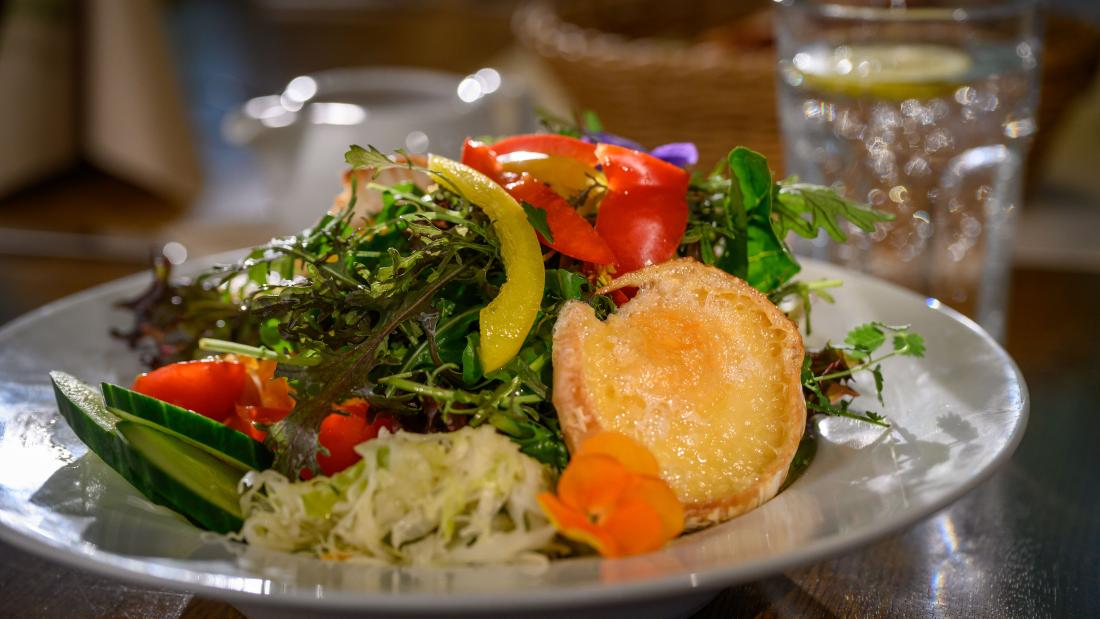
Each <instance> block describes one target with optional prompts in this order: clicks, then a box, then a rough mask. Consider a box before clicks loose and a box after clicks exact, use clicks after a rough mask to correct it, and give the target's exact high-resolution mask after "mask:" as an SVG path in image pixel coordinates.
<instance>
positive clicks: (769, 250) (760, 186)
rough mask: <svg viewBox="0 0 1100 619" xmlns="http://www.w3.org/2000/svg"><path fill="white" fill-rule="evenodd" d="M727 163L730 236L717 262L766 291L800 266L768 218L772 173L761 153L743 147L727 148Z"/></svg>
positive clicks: (769, 290) (777, 284)
mask: <svg viewBox="0 0 1100 619" xmlns="http://www.w3.org/2000/svg"><path fill="white" fill-rule="evenodd" d="M729 166H730V189H729V193H728V194H727V201H726V205H727V211H728V216H727V222H728V224H729V227H730V229H731V230H733V233H734V238H733V239H732V240H731V241H730V242H728V243H727V244H726V252H729V253H730V255H729V258H728V259H727V257H726V255H725V253H723V256H722V258H721V259H719V261H718V266H719V267H720V268H723V269H726V270H727V271H729V272H731V273H733V274H734V275H737V276H738V277H741V278H742V279H744V280H745V281H747V282H748V283H749V284H750V285H751V286H753V287H754V288H756V289H758V290H761V291H763V292H765V293H768V292H771V291H773V290H775V289H777V288H779V287H780V286H782V285H783V284H784V283H786V282H787V281H788V280H790V278H791V277H794V275H795V274H796V273H798V271H799V269H800V267H799V266H798V262H797V261H796V260H795V259H794V256H792V255H791V252H790V250H789V249H788V248H787V245H786V243H784V242H783V240H782V237H781V235H780V234H778V233H777V231H776V229H775V226H774V225H773V222H772V214H771V210H772V173H771V170H770V169H769V168H768V160H767V159H765V158H764V156H763V155H761V154H760V153H757V152H754V151H752V150H749V149H747V148H743V147H737V148H735V149H733V151H731V152H730V155H729ZM742 260H743V261H744V266H743V268H742V264H741V262H742ZM727 266H729V267H730V268H726V267H727ZM731 269H733V270H731ZM741 272H743V274H740V273H741Z"/></svg>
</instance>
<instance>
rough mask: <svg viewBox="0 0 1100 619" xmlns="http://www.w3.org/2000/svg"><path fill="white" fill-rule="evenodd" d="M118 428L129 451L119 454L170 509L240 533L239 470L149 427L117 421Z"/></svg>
mask: <svg viewBox="0 0 1100 619" xmlns="http://www.w3.org/2000/svg"><path fill="white" fill-rule="evenodd" d="M117 429H118V431H119V434H121V435H122V437H123V438H124V439H125V440H126V443H127V444H128V445H129V447H130V448H129V449H128V450H126V451H125V452H124V453H123V456H124V457H125V459H126V463H127V464H128V465H129V467H130V470H132V471H133V472H134V475H135V476H137V477H139V478H141V479H142V480H143V481H145V482H146V484H147V485H148V486H149V487H152V488H156V489H157V495H158V496H159V497H160V498H162V499H164V500H165V501H166V502H167V503H168V505H169V506H170V507H172V508H173V509H175V510H176V511H178V512H180V513H181V514H183V515H185V516H187V518H188V519H189V520H191V521H193V522H195V523H196V524H198V525H200V526H202V527H204V528H206V529H210V530H211V531H217V532H218V533H227V532H229V531H238V530H240V528H241V524H242V522H241V521H242V519H243V518H242V515H241V506H240V503H239V501H238V498H237V497H238V495H237V482H239V481H240V480H241V477H243V476H244V472H243V471H241V470H240V469H238V468H236V467H234V466H231V465H229V464H226V463H225V462H223V461H222V460H219V459H218V458H215V457H214V456H211V455H210V454H209V453H207V452H206V451H204V450H202V449H197V448H195V447H192V446H190V445H188V444H186V443H183V442H181V441H179V440H176V439H174V438H172V437H171V436H169V435H167V434H165V433H163V432H160V431H158V430H156V429H154V428H153V427H152V426H149V425H145V424H140V423H134V422H132V421H120V422H119V423H118V425H117Z"/></svg>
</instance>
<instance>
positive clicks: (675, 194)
mask: <svg viewBox="0 0 1100 619" xmlns="http://www.w3.org/2000/svg"><path fill="white" fill-rule="evenodd" d="M596 155H597V157H598V158H599V162H600V165H601V166H603V172H604V175H605V176H606V177H607V187H608V192H607V195H606V196H604V198H603V201H602V202H600V209H599V212H598V213H597V215H596V232H598V233H599V235H600V237H602V238H603V239H604V240H605V241H606V242H607V245H608V246H609V247H610V248H611V251H612V252H614V254H615V258H616V259H617V262H618V270H617V272H616V274H617V275H622V274H623V273H629V272H631V271H635V270H637V269H640V268H642V267H644V266H648V265H650V264H658V263H661V262H664V261H666V260H669V259H670V258H672V257H673V256H675V255H676V250H677V249H678V248H679V245H680V239H681V238H683V236H684V231H685V230H686V229H687V219H688V206H687V189H688V182H689V180H690V177H689V176H688V173H687V172H686V171H685V170H683V169H682V168H680V167H677V166H674V165H672V164H670V163H667V162H665V161H662V160H660V159H657V158H656V157H653V156H651V155H648V154H646V153H643V152H639V151H636V150H632V149H629V148H624V147H622V146H615V145H612V144H600V145H598V146H597V147H596Z"/></svg>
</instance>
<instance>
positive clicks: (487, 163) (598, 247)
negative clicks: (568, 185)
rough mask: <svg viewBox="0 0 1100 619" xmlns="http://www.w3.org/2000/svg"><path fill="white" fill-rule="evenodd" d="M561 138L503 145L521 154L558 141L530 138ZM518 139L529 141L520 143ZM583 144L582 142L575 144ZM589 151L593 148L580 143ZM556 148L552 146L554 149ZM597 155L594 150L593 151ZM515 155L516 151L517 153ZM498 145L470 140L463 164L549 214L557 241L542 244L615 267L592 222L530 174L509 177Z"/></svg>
mask: <svg viewBox="0 0 1100 619" xmlns="http://www.w3.org/2000/svg"><path fill="white" fill-rule="evenodd" d="M529 137H530V138H543V137H561V136H541V135H535V136H515V137H513V138H505V139H504V140H502V142H507V141H512V145H513V146H517V150H525V149H526V148H527V147H528V146H530V147H531V148H534V147H535V144H536V142H538V143H541V144H551V145H553V144H555V143H557V142H556V141H554V140H551V141H549V142H544V141H542V140H541V139H540V140H537V141H532V140H526V138H529ZM516 138H525V140H517V139H516ZM567 139H569V140H572V141H574V142H580V140H573V139H572V138H567ZM580 143H581V144H584V145H585V146H587V147H592V145H591V144H587V143H585V142H580ZM551 147H552V146H551ZM592 150H593V151H594V147H593V148H592ZM513 152H514V151H513ZM497 155H498V153H497V151H496V145H495V144H494V145H493V146H488V145H486V144H482V143H481V142H477V141H474V140H466V143H465V144H463V146H462V163H464V164H466V165H468V166H470V167H471V168H473V169H475V170H477V171H479V172H481V173H482V174H484V175H486V176H488V177H489V178H491V179H493V180H495V181H496V182H498V183H500V184H501V185H502V186H503V187H504V189H505V190H506V191H507V192H508V193H509V194H510V195H511V196H512V197H513V198H515V199H516V200H517V201H522V202H526V203H528V204H530V205H531V206H534V207H535V208H540V209H542V210H544V211H546V224H547V226H548V227H549V228H550V235H551V236H552V237H554V242H553V243H551V242H550V241H549V240H548V239H546V238H544V237H543V236H542V235H541V234H540V235H538V237H539V242H541V243H542V244H543V245H545V246H547V247H549V248H551V249H554V250H556V251H559V252H561V253H563V254H565V255H566V256H570V257H572V258H576V259H577V260H583V261H585V262H592V263H595V264H611V263H612V262H615V255H614V254H613V253H611V249H610V248H609V247H608V246H607V243H605V242H604V240H603V239H601V238H600V235H598V234H596V230H595V229H594V228H593V227H592V224H590V223H588V220H587V219H585V218H584V217H583V216H581V214H580V213H578V212H577V210H576V209H575V208H573V206H572V205H570V204H569V203H568V202H567V201H566V200H565V198H562V197H561V196H559V195H558V194H557V193H555V192H554V190H553V189H550V187H548V186H547V185H545V184H544V183H541V182H539V181H538V180H537V179H535V178H533V177H531V176H530V175H528V174H522V175H516V174H506V173H504V171H503V168H502V167H501V165H500V162H499V161H498V160H497Z"/></svg>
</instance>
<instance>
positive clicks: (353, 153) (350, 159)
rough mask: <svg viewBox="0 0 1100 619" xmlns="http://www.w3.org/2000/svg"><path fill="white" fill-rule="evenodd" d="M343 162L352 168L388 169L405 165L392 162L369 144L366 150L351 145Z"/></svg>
mask: <svg viewBox="0 0 1100 619" xmlns="http://www.w3.org/2000/svg"><path fill="white" fill-rule="evenodd" d="M344 162H345V163H347V164H348V165H350V166H351V167H353V168H388V167H393V166H395V165H405V164H399V163H396V162H394V161H393V160H392V159H390V157H389V155H387V154H386V153H384V152H382V151H380V150H378V149H377V148H375V147H374V146H372V145H370V144H368V145H367V147H366V148H363V147H362V146H359V145H358V144H352V145H351V146H350V147H348V151H347V152H346V153H344Z"/></svg>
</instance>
